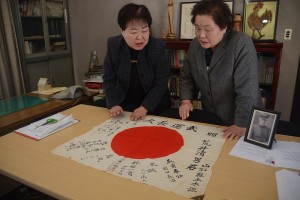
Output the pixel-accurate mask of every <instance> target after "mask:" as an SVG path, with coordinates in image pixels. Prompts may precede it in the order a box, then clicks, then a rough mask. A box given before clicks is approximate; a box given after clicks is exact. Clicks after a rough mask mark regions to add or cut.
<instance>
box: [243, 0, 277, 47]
mask: <svg viewBox="0 0 300 200" xmlns="http://www.w3.org/2000/svg"><path fill="white" fill-rule="evenodd" d="M278 4H279V0H247V1H246V2H245V3H244V20H243V21H244V23H243V31H244V32H245V33H246V34H248V35H249V36H250V37H251V38H252V39H253V40H258V41H264V42H267V41H270V42H273V41H275V36H276V24H277V15H278Z"/></svg>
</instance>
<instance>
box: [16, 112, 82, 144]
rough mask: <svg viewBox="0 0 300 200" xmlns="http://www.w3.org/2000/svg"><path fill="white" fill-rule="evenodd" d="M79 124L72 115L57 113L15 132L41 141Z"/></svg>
mask: <svg viewBox="0 0 300 200" xmlns="http://www.w3.org/2000/svg"><path fill="white" fill-rule="evenodd" d="M77 122H78V120H76V119H74V118H73V117H72V115H63V114H61V113H57V114H54V115H52V116H49V117H47V118H44V119H41V120H39V121H36V122H33V123H31V124H29V125H27V126H24V127H22V128H19V129H17V130H15V131H14V132H16V133H17V134H20V135H23V136H25V137H29V138H31V139H34V140H40V139H42V138H45V137H47V136H49V135H51V134H53V133H56V132H58V131H60V130H62V129H64V128H66V127H69V126H71V125H73V124H75V123H77Z"/></svg>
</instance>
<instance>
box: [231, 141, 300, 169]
mask: <svg viewBox="0 0 300 200" xmlns="http://www.w3.org/2000/svg"><path fill="white" fill-rule="evenodd" d="M229 155H232V156H236V157H240V158H244V159H247V160H252V161H255V162H258V163H262V164H266V165H270V166H274V167H284V168H291V169H298V170H300V143H297V142H285V141H277V142H274V143H273V146H272V149H271V150H269V149H265V148H262V147H260V146H257V145H254V144H251V143H248V142H245V141H244V137H242V138H240V139H239V141H238V142H237V143H236V145H235V146H234V147H233V148H232V150H231V151H230V153H229Z"/></svg>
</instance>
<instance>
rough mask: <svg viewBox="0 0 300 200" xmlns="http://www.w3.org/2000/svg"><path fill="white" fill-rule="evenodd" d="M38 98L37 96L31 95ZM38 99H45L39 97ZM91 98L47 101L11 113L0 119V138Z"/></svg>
mask: <svg viewBox="0 0 300 200" xmlns="http://www.w3.org/2000/svg"><path fill="white" fill-rule="evenodd" d="M30 95H32V94H30ZM32 96H38V95H32ZM38 97H41V98H45V97H44V96H41V95H39V96H38ZM88 99H91V97H88V96H83V97H80V99H64V100H59V99H49V101H46V102H44V103H40V104H37V105H34V106H31V107H28V108H24V109H22V110H19V111H16V112H12V113H9V114H6V115H3V116H1V117H0V136H1V135H3V134H6V133H8V132H11V131H13V130H15V129H17V128H20V127H21V126H24V125H26V124H28V123H30V122H32V121H36V120H38V119H40V118H42V117H46V116H48V115H51V114H54V113H56V112H60V111H62V110H65V109H67V108H70V107H72V106H73V105H75V104H76V103H78V102H82V101H86V100H88Z"/></svg>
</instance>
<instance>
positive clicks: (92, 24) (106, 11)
mask: <svg viewBox="0 0 300 200" xmlns="http://www.w3.org/2000/svg"><path fill="white" fill-rule="evenodd" d="M129 2H133V3H138V4H145V5H146V6H147V7H148V9H149V10H150V12H151V15H152V18H153V25H152V31H153V35H154V36H156V37H161V32H162V29H167V27H168V7H167V5H168V0H151V1H150V0H147V1H146V0H132V1H128V0H111V3H110V2H107V0H84V1H83V0H69V1H68V3H69V9H70V10H69V15H70V25H71V40H72V51H73V63H74V71H75V81H76V83H77V84H82V80H83V78H84V73H85V72H87V70H88V63H89V59H90V53H91V51H92V50H96V51H97V52H98V57H99V62H100V64H102V63H103V60H104V56H105V52H106V40H107V38H108V37H110V36H113V35H117V34H119V33H120V29H119V27H118V25H117V14H118V11H119V9H120V8H121V7H122V6H123V5H125V4H127V3H129ZM181 2H192V1H191V0H174V31H175V34H176V36H177V37H178V36H179V22H180V19H179V15H180V14H179V13H180V8H179V7H180V6H179V5H180V3H181ZM299 11H300V1H298V0H281V1H280V6H279V16H278V21H277V31H276V39H277V41H278V42H283V43H284V45H283V52H282V58H281V70H280V77H279V86H278V90H277V99H276V105H275V110H277V111H280V112H281V119H283V120H289V117H290V112H291V106H292V99H293V93H294V86H295V79H296V74H297V66H298V59H299V52H300V45H299V44H300V41H299V40H300V37H299V32H300V27H299V21H298V19H300V12H299ZM234 13H243V0H235V3H234ZM285 28H292V29H293V35H292V40H290V41H283V33H284V29H285Z"/></svg>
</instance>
